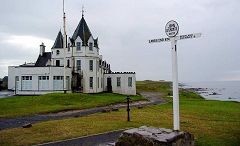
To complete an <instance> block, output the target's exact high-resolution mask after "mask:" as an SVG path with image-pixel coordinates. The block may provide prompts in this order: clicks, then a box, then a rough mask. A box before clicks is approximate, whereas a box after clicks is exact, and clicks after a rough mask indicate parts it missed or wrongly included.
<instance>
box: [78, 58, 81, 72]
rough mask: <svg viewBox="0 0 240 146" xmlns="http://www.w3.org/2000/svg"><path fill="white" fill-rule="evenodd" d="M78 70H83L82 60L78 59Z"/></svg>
mask: <svg viewBox="0 0 240 146" xmlns="http://www.w3.org/2000/svg"><path fill="white" fill-rule="evenodd" d="M77 70H81V60H77Z"/></svg>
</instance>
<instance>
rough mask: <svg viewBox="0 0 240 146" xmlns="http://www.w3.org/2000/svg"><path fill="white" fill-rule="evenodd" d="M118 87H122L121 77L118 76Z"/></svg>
mask: <svg viewBox="0 0 240 146" xmlns="http://www.w3.org/2000/svg"><path fill="white" fill-rule="evenodd" d="M117 87H121V77H117Z"/></svg>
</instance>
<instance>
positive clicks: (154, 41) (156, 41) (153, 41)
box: [149, 38, 170, 43]
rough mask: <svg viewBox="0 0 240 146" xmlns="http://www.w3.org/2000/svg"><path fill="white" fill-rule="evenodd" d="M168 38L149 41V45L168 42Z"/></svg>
mask: <svg viewBox="0 0 240 146" xmlns="http://www.w3.org/2000/svg"><path fill="white" fill-rule="evenodd" d="M169 41H170V38H160V39H152V40H149V43H159V42H169Z"/></svg>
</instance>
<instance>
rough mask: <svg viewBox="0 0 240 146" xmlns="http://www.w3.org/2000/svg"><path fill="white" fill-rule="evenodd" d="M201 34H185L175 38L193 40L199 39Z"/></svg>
mask: <svg viewBox="0 0 240 146" xmlns="http://www.w3.org/2000/svg"><path fill="white" fill-rule="evenodd" d="M201 35H202V34H201V33H192V34H186V35H180V36H177V37H176V40H183V39H194V38H199V37H201Z"/></svg>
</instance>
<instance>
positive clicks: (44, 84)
mask: <svg viewBox="0 0 240 146" xmlns="http://www.w3.org/2000/svg"><path fill="white" fill-rule="evenodd" d="M38 89H39V90H49V76H38Z"/></svg>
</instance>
